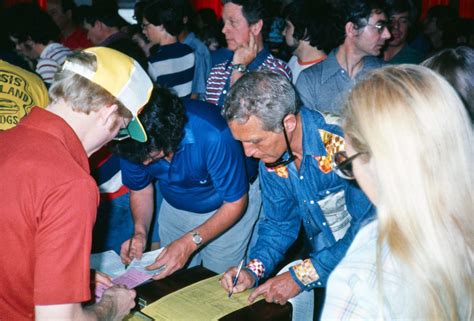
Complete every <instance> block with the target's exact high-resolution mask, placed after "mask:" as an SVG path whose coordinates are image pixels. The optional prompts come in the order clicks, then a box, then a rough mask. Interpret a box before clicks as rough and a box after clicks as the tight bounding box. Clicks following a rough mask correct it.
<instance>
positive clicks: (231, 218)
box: [194, 194, 248, 243]
mask: <svg viewBox="0 0 474 321" xmlns="http://www.w3.org/2000/svg"><path fill="white" fill-rule="evenodd" d="M247 201H248V195H247V194H245V195H244V196H242V197H241V198H240V199H239V200H237V201H235V202H231V203H224V204H222V206H221V207H220V208H219V209H218V210H217V211H216V213H215V214H214V215H212V216H211V217H210V218H209V219H208V220H207V221H206V222H204V223H203V224H201V225H200V226H198V227H196V228H195V229H194V230H197V231H199V234H200V235H201V237H202V239H203V243H206V242H208V241H209V240H212V239H213V238H215V237H216V236H219V235H220V234H222V233H223V232H224V231H225V230H227V229H228V228H229V227H231V226H232V225H234V224H235V222H237V220H238V219H239V218H240V217H241V216H242V214H243V212H244V210H245V208H246V207H247Z"/></svg>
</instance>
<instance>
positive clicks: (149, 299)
mask: <svg viewBox="0 0 474 321" xmlns="http://www.w3.org/2000/svg"><path fill="white" fill-rule="evenodd" d="M215 275H216V273H214V272H212V271H209V270H208V269H206V268H203V267H201V266H196V267H193V268H190V269H187V270H182V271H179V272H176V273H174V274H173V275H170V276H168V277H167V278H165V279H163V280H159V281H153V282H150V283H147V284H144V285H141V286H139V287H137V288H136V291H137V297H138V304H139V305H148V304H150V303H153V302H154V301H156V300H158V299H160V298H162V297H164V296H165V295H167V294H170V293H172V292H174V291H176V290H179V289H181V288H184V287H186V286H188V285H191V284H193V283H195V282H198V281H200V280H204V279H206V278H209V277H212V276H215ZM291 314H292V308H291V304H289V303H287V304H285V305H283V306H282V305H278V304H271V303H267V302H265V301H263V300H262V301H258V302H257V303H254V304H252V305H250V306H248V307H245V308H243V309H240V310H237V311H234V312H232V313H230V314H228V315H226V316H225V317H223V318H221V319H220V320H221V321H241V320H248V321H262V320H263V321H290V320H291Z"/></svg>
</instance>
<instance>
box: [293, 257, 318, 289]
mask: <svg viewBox="0 0 474 321" xmlns="http://www.w3.org/2000/svg"><path fill="white" fill-rule="evenodd" d="M290 274H291V276H292V277H293V279H294V280H295V282H296V283H297V284H298V285H299V286H300V287H301V288H302V289H303V290H305V291H310V290H312V289H313V288H315V287H317V284H316V283H315V282H317V281H318V280H319V274H318V272H317V271H316V269H315V268H314V266H313V263H312V262H311V260H310V259H306V260H304V261H303V262H301V263H300V264H296V265H294V266H292V267H291V268H290Z"/></svg>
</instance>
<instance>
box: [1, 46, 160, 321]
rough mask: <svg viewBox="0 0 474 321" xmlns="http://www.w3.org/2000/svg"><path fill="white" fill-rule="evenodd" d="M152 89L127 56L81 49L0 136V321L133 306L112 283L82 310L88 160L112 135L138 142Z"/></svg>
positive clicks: (102, 316)
mask: <svg viewBox="0 0 474 321" xmlns="http://www.w3.org/2000/svg"><path fill="white" fill-rule="evenodd" d="M151 91H152V83H151V80H150V79H149V78H148V76H147V75H146V73H145V71H144V70H143V69H142V68H141V67H140V66H139V65H138V64H137V63H136V62H135V61H134V60H133V59H131V58H130V57H128V56H125V55H123V54H121V53H119V52H117V51H115V50H113V49H108V48H90V49H87V50H85V51H82V52H80V53H77V54H75V55H73V56H70V57H68V59H67V60H66V62H65V64H64V66H63V68H62V70H61V71H60V72H59V73H58V74H56V76H55V81H54V83H53V84H52V86H51V88H50V91H49V94H50V97H51V100H52V102H51V104H50V105H49V106H47V107H46V109H45V110H44V109H41V108H37V107H34V108H33V109H32V111H31V113H30V114H29V115H28V116H26V117H24V118H23V119H22V121H21V122H20V123H19V124H18V125H17V126H16V127H15V128H12V129H10V130H7V131H4V132H1V133H0V176H1V177H2V184H1V187H0V195H2V201H1V203H0V209H1V210H0V213H1V214H0V226H2V233H1V235H0V244H2V247H1V248H0V261H1V262H2V264H1V265H0V266H1V267H0V284H1V286H2V291H1V293H0V319H2V320H3V319H4V320H33V319H35V320H53V319H54V320H118V319H122V318H123V316H125V315H126V314H127V313H128V312H129V311H130V309H131V308H132V307H133V305H134V297H135V292H134V291H133V290H128V289H125V288H122V287H118V286H112V287H110V288H109V289H108V290H106V291H105V293H104V296H103V297H102V299H101V300H100V301H99V302H97V303H96V304H93V305H89V306H88V307H85V308H83V307H82V305H81V302H85V301H88V300H90V298H91V295H90V289H89V283H90V273H89V255H90V248H91V234H92V227H93V225H94V222H95V218H96V208H97V204H98V196H99V195H98V190H97V187H96V184H95V182H94V180H93V178H92V177H91V176H90V175H89V164H88V159H87V157H88V156H89V155H91V154H92V153H93V152H94V151H96V150H97V149H99V148H100V147H101V146H103V145H104V144H105V143H107V142H109V141H110V140H111V139H113V138H114V137H115V136H116V135H117V134H118V133H119V131H120V130H121V129H125V128H126V129H127V130H126V131H127V134H128V135H130V136H131V137H132V138H134V139H137V140H139V141H142V142H143V141H146V139H147V137H146V133H145V131H144V130H143V127H142V126H141V124H140V122H139V120H138V118H137V115H138V113H139V112H140V111H141V109H142V108H143V106H144V105H145V104H146V102H147V101H148V99H149V97H150V94H151ZM101 281H102V282H103V283H106V284H107V283H108V284H109V285H111V283H110V280H107V279H105V278H103V279H102V280H101Z"/></svg>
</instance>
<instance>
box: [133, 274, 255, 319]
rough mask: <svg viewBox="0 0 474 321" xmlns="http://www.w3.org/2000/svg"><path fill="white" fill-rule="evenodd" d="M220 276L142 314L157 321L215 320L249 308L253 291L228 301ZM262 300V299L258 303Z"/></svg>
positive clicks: (205, 281) (151, 305)
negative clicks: (249, 299)
mask: <svg viewBox="0 0 474 321" xmlns="http://www.w3.org/2000/svg"><path fill="white" fill-rule="evenodd" d="M220 277H221V276H220V275H216V276H213V277H211V278H208V279H205V280H202V281H199V282H197V283H194V284H192V285H190V286H187V287H185V288H183V289H181V290H178V291H176V292H173V293H171V294H168V295H167V296H165V297H163V298H161V299H160V300H158V301H156V302H154V303H152V304H150V305H148V306H146V307H145V308H143V309H142V311H143V313H145V314H146V315H147V316H150V317H152V318H153V319H154V320H155V321H170V320H173V321H181V320H182V321H189V320H193V321H214V320H219V319H220V318H222V317H223V316H226V315H227V314H229V313H231V312H234V311H237V310H239V309H241V308H244V307H246V306H248V305H249V303H248V302H247V298H248V297H249V295H250V292H251V291H250V290H247V291H244V292H241V293H234V294H232V297H231V298H228V296H227V292H226V291H225V290H224V289H223V288H222V287H221V285H220V283H219V278H220ZM261 299H263V297H261V296H260V297H259V298H257V300H256V301H259V300H261ZM130 320H142V319H138V318H137V319H135V318H133V319H130Z"/></svg>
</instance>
